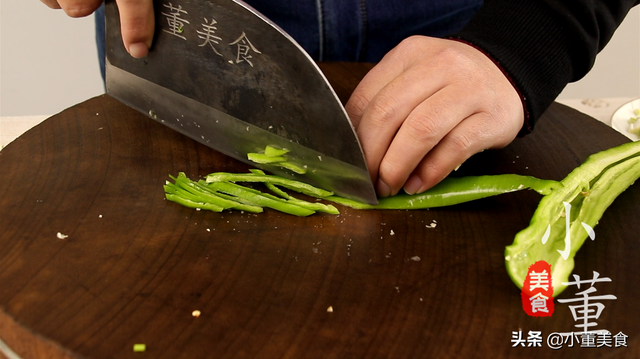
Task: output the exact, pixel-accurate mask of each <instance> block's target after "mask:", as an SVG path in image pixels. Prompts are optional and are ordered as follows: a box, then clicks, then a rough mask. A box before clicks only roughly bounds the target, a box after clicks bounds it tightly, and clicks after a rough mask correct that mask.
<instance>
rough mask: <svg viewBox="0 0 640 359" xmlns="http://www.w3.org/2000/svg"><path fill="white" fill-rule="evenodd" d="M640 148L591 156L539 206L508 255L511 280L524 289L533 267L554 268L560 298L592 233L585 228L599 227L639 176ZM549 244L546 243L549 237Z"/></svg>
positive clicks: (632, 146)
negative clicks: (567, 206)
mask: <svg viewBox="0 0 640 359" xmlns="http://www.w3.org/2000/svg"><path fill="white" fill-rule="evenodd" d="M639 158H640V142H629V143H626V144H623V145H621V146H618V147H614V148H611V149H608V150H605V151H601V152H598V153H596V154H593V155H591V156H589V157H588V158H587V159H586V160H585V162H584V163H583V164H582V165H580V166H579V167H577V168H575V169H574V170H573V171H572V172H571V173H569V175H567V177H565V178H564V179H563V180H562V181H561V183H562V186H561V187H560V188H559V189H558V190H557V191H554V192H552V193H551V194H549V195H546V196H545V197H543V198H542V200H541V201H540V204H539V205H538V208H537V209H536V211H535V213H534V214H533V217H532V218H531V222H530V224H529V226H528V227H527V228H525V229H523V230H522V231H520V232H519V233H518V234H517V235H516V237H515V239H514V241H513V244H511V245H510V246H508V247H506V249H505V262H506V266H507V272H508V273H509V276H510V277H511V280H512V281H513V282H514V283H515V284H516V285H517V286H518V287H520V288H521V287H522V285H523V283H524V279H525V277H526V275H527V270H528V268H529V266H530V265H531V264H533V263H534V262H535V261H539V260H544V261H546V262H547V263H549V264H551V268H552V278H553V288H554V296H556V295H557V294H559V293H561V292H562V291H563V290H564V288H565V286H564V285H562V282H567V281H568V278H569V275H570V274H571V271H572V270H573V266H574V261H573V257H574V256H575V254H576V252H577V251H578V249H580V246H582V244H583V243H584V241H585V239H586V237H587V236H588V233H587V232H586V230H585V229H584V228H583V226H582V223H583V222H584V223H586V224H587V225H589V226H590V227H592V228H593V227H595V225H596V224H597V222H598V220H599V219H600V218H601V217H602V214H603V213H604V211H605V210H606V209H607V208H608V207H609V205H610V204H611V203H612V202H613V200H614V199H615V198H616V197H617V196H618V195H619V194H620V193H622V192H623V191H624V190H625V189H626V188H628V187H629V186H630V185H631V184H632V183H633V182H634V181H635V180H636V179H637V178H638V177H639V176H640V164H639V163H640V162H638V161H639ZM565 202H566V203H569V204H570V205H571V206H570V211H571V213H570V214H571V217H570V239H571V242H570V246H571V251H570V252H569V253H568V257H567V259H566V260H565V259H564V258H563V257H562V255H561V254H560V252H558V251H559V250H564V249H565V246H566V245H565V238H566V215H567V213H566V210H565V205H564V203H565ZM547 230H549V233H550V235H549V238H548V239H547V241H546V243H544V244H543V243H542V238H543V236H545V232H546V231H547Z"/></svg>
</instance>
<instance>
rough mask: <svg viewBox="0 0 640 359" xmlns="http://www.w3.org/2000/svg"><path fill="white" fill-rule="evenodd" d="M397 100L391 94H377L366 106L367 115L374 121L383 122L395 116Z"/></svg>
mask: <svg viewBox="0 0 640 359" xmlns="http://www.w3.org/2000/svg"><path fill="white" fill-rule="evenodd" d="M397 106H398V102H397V101H396V100H395V99H394V98H393V97H391V96H386V95H378V96H377V97H376V98H375V100H374V101H372V102H371V103H370V104H369V106H368V108H367V113H368V116H369V117H370V118H371V119H372V120H373V121H374V122H376V123H379V124H385V123H388V122H390V121H392V120H393V119H395V116H396V112H397V111H396V109H397Z"/></svg>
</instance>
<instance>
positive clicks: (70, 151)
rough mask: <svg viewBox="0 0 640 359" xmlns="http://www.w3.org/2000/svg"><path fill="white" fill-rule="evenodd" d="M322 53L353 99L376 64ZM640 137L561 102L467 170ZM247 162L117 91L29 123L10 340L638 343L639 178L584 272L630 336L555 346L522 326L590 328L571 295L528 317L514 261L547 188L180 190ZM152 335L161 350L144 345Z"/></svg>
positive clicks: (563, 169)
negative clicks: (464, 193) (242, 206)
mask: <svg viewBox="0 0 640 359" xmlns="http://www.w3.org/2000/svg"><path fill="white" fill-rule="evenodd" d="M322 68H323V70H324V71H325V72H326V74H327V76H328V77H329V79H330V80H331V82H332V83H333V85H334V87H335V88H336V91H337V92H338V94H339V96H340V97H341V99H343V100H346V98H348V96H349V93H350V92H351V91H352V89H353V88H354V86H355V85H356V84H357V82H358V80H359V79H360V78H361V77H362V76H363V75H364V74H365V73H366V71H367V70H368V69H369V68H370V67H369V66H367V65H362V64H360V65H358V64H323V66H322ZM626 141H627V140H626V138H625V137H624V136H622V135H620V134H618V133H617V132H615V131H614V130H612V129H610V128H609V127H607V126H606V125H604V124H602V123H600V122H598V121H596V120H593V119H591V118H589V117H587V116H586V115H584V114H581V113H579V112H576V111H574V110H572V109H569V108H567V107H564V106H561V105H558V104H554V105H553V106H552V107H551V108H550V109H549V111H548V112H547V113H546V114H545V115H544V117H543V118H542V119H541V120H540V121H539V123H538V127H537V128H536V130H535V132H534V133H533V134H531V135H529V136H526V137H524V138H521V139H517V140H516V141H515V142H514V143H513V144H511V145H510V146H508V147H507V148H505V149H502V150H495V151H485V152H483V153H481V154H479V155H476V156H474V157H473V158H472V159H470V160H469V161H468V162H467V163H465V164H464V165H463V166H462V168H461V169H460V171H459V172H458V173H456V175H481V174H501V173H518V174H527V175H533V176H536V177H540V178H549V179H557V180H559V179H562V178H563V177H564V176H565V175H566V174H567V173H569V172H570V171H571V170H572V169H573V168H574V167H576V166H577V165H579V164H580V163H581V162H582V161H583V160H584V159H585V158H586V157H587V156H588V155H590V154H592V153H594V152H597V151H600V150H603V149H606V148H609V147H612V146H615V145H618V144H621V143H623V142H626ZM247 169H248V167H247V166H246V165H244V164H241V163H239V162H237V161H235V160H232V159H230V158H228V157H225V156H223V155H221V154H219V153H217V152H215V151H214V150H211V149H209V148H207V147H205V146H202V145H200V144H198V143H196V142H194V141H192V140H190V139H188V138H186V137H184V136H182V135H180V134H178V133H176V132H174V131H172V130H170V129H169V128H166V127H164V126H163V125H161V124H159V123H156V122H155V121H153V120H150V119H149V118H147V117H145V116H143V115H141V114H139V113H137V112H135V111H133V110H131V109H129V108H127V107H125V106H124V105H122V104H120V103H119V102H117V101H116V100H114V99H112V98H110V97H109V96H100V97H97V98H94V99H91V100H89V101H87V102H84V103H81V104H79V105H76V106H73V107H71V108H69V109H68V110H66V111H64V112H62V113H60V114H58V115H56V116H53V117H51V118H49V119H48V120H46V121H44V122H43V123H42V124H40V125H39V126H37V127H35V128H33V129H32V130H30V131H28V132H27V133H25V134H24V135H23V136H21V137H19V138H18V139H17V140H15V141H14V142H13V143H11V144H10V145H8V146H7V147H6V148H5V149H3V150H2V151H1V152H0V174H1V176H0V178H1V179H2V181H1V186H0V338H1V339H2V340H3V341H5V343H7V344H8V345H9V346H10V347H12V348H13V349H14V350H15V351H16V352H17V353H18V354H20V355H21V356H22V357H23V358H25V359H26V358H143V357H144V358H416V357H424V358H447V357H452V358H453V357H456V358H532V357H540V356H543V355H544V356H549V357H554V358H555V357H558V358H578V357H580V358H600V357H609V356H611V357H617V358H622V357H625V358H632V357H635V358H637V357H638V356H639V355H640V339H639V338H640V320H639V319H640V315H639V314H638V304H639V301H638V298H640V285H639V284H640V283H639V279H638V278H640V276H639V272H640V271H639V270H638V260H637V258H638V254H639V253H640V244H639V240H638V233H640V221H638V213H639V209H640V205H638V203H640V186H638V185H635V186H632V187H631V188H629V189H628V190H627V191H626V192H625V193H624V194H623V195H622V196H621V197H619V198H618V199H617V200H616V201H615V202H614V204H613V205H612V206H611V207H610V208H609V210H608V211H607V212H606V213H605V215H604V217H603V218H602V220H601V221H600V224H599V225H598V226H596V227H595V232H596V240H595V241H587V242H586V243H585V245H584V246H583V248H582V249H581V250H580V252H579V253H578V255H577V257H576V268H575V271H574V273H577V274H580V275H581V276H583V277H590V276H591V275H592V272H593V271H598V272H599V273H600V275H601V276H606V277H609V278H611V279H612V282H611V283H601V284H598V285H597V289H598V293H599V294H613V295H615V296H616V297H617V299H616V300H612V301H607V302H603V304H605V305H606V308H605V309H604V311H603V312H602V314H601V316H600V318H599V319H598V320H597V323H598V327H597V328H599V329H608V330H609V331H611V332H612V333H613V334H616V333H618V332H623V333H624V334H625V335H627V336H628V337H629V338H628V342H627V345H628V348H580V347H579V345H575V346H574V347H573V348H566V347H565V348H563V349H560V350H552V349H549V348H548V346H547V344H546V342H544V343H543V344H542V345H543V347H542V348H522V347H519V348H512V343H511V336H512V332H513V331H519V330H521V331H522V332H523V335H524V336H525V338H526V336H527V333H528V331H541V332H542V336H543V338H544V339H545V341H546V338H547V336H548V335H549V334H551V333H552V332H568V331H572V330H574V329H575V330H576V331H578V330H579V329H577V328H575V327H574V325H575V324H576V322H575V321H574V319H573V317H572V315H571V313H570V310H569V308H568V304H560V303H557V302H556V306H555V307H556V310H555V313H554V314H553V316H552V317H551V318H534V317H529V316H527V315H526V313H525V312H524V311H523V309H522V305H521V299H520V291H519V289H518V288H517V287H516V286H515V285H514V284H513V283H512V282H511V280H510V279H509V277H508V275H507V273H506V270H505V265H504V255H503V252H504V247H505V246H507V245H509V244H510V243H511V242H512V240H513V238H514V236H515V234H516V233H517V232H518V231H520V230H521V229H523V228H525V227H526V226H527V225H528V223H529V220H530V219H531V216H532V214H533V212H534V210H535V209H536V206H537V204H538V201H539V200H540V196H539V195H537V194H536V193H535V192H518V193H513V194H508V195H502V196H498V197H493V198H488V199H484V200H479V201H476V202H471V203H467V204H462V205H457V206H453V207H449V208H442V209H432V210H419V211H358V210H352V209H348V208H342V207H340V210H341V211H342V214H341V215H339V216H334V215H326V214H318V215H313V216H311V217H307V218H297V217H293V216H289V215H284V214H280V213H276V212H273V211H270V210H267V211H265V212H264V213H262V214H258V215H254V214H248V213H242V212H226V213H212V212H206V211H194V210H191V209H188V208H184V207H180V206H178V205H176V204H175V203H171V202H167V201H165V200H164V194H163V190H162V185H163V184H164V182H165V180H166V179H167V178H168V175H169V174H176V173H177V172H179V171H184V172H186V173H187V175H188V176H191V177H192V178H198V177H200V176H204V175H206V174H208V173H211V172H216V171H232V172H243V171H246V170H247ZM432 223H435V224H436V226H435V227H434V228H431V224H432ZM58 232H60V233H62V234H65V235H68V237H67V238H64V239H60V238H58V237H57V236H56V234H57V233H58ZM574 296H575V291H574V290H572V289H571V288H569V289H568V290H566V291H565V292H564V293H563V294H562V295H561V297H562V298H570V297H574ZM328 308H332V309H333V311H332V312H331V311H328ZM194 310H199V311H200V312H201V315H200V316H199V317H194V316H193V315H192V312H193V311H194ZM136 343H145V344H146V346H147V350H146V352H144V353H134V352H133V350H132V347H133V345H134V344H136Z"/></svg>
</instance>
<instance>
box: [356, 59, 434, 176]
mask: <svg viewBox="0 0 640 359" xmlns="http://www.w3.org/2000/svg"><path fill="white" fill-rule="evenodd" d="M417 78H418V79H419V78H429V79H430V80H429V81H428V82H422V81H416V79H417ZM444 81H445V79H444V78H441V77H440V76H439V75H437V74H431V73H430V72H429V71H428V69H425V68H423V67H412V68H409V69H407V70H406V71H404V72H402V73H400V74H399V75H398V76H397V77H396V78H394V79H393V80H392V81H391V82H389V83H388V84H387V85H386V86H384V87H383V88H382V89H381V90H380V91H378V93H377V94H375V96H374V97H373V98H372V99H371V101H369V103H368V105H367V106H366V108H365V110H364V113H363V115H362V117H361V120H360V123H359V126H358V127H357V130H356V131H357V134H358V138H359V139H360V143H361V145H362V149H363V152H364V155H365V158H366V160H367V166H368V167H369V171H370V173H371V178H372V179H373V180H376V179H377V175H378V172H379V165H380V162H381V160H382V158H383V157H384V155H385V153H386V151H387V148H388V147H389V146H390V145H391V143H392V141H393V139H394V137H395V136H396V134H397V132H398V131H399V130H400V129H401V128H402V126H404V125H403V123H404V121H405V120H406V119H407V118H408V117H409V115H410V114H411V112H412V111H414V110H415V108H416V107H418V106H419V105H420V103H422V102H424V101H425V100H426V99H428V98H429V97H430V96H431V95H433V93H435V92H437V91H439V90H440V89H441V88H442V87H443V86H444Z"/></svg>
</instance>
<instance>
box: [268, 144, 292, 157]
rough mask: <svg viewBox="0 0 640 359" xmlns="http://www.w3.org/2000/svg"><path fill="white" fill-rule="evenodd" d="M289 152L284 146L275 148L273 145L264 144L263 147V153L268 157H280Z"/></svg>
mask: <svg viewBox="0 0 640 359" xmlns="http://www.w3.org/2000/svg"><path fill="white" fill-rule="evenodd" d="M287 153H289V150H288V149H286V148H275V147H273V146H266V147H265V148H264V154H265V155H267V156H269V157H280V156H284V155H286V154H287Z"/></svg>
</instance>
